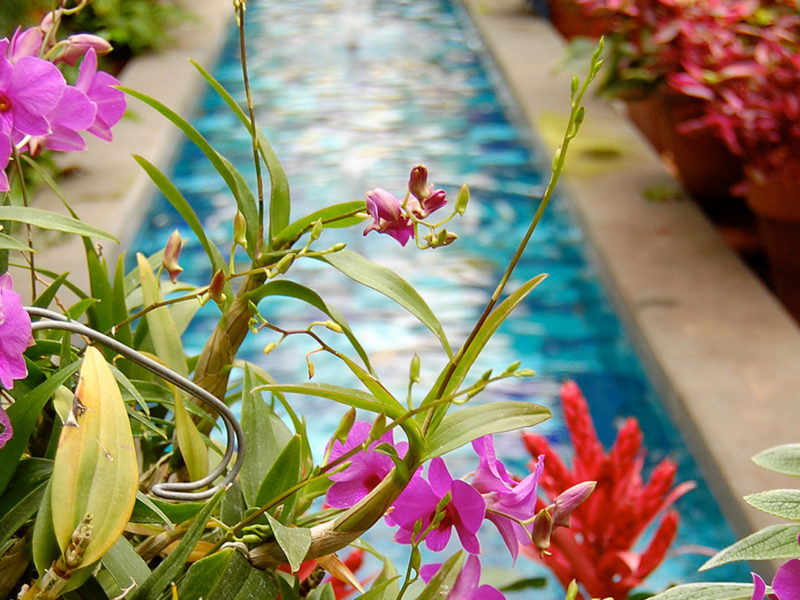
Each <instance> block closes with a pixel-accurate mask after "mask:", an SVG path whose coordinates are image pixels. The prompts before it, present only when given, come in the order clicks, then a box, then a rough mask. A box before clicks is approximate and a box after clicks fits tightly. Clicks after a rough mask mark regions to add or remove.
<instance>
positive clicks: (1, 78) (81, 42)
mask: <svg viewBox="0 0 800 600" xmlns="http://www.w3.org/2000/svg"><path fill="white" fill-rule="evenodd" d="M75 10H76V9H69V10H67V9H64V8H59V9H57V10H55V11H53V12H48V13H47V16H46V17H45V18H44V20H43V21H42V22H41V23H40V24H39V25H38V26H35V27H31V28H29V29H25V30H22V29H21V28H18V29H17V31H16V32H15V33H14V35H13V36H12V37H11V39H10V40H9V39H8V38H3V39H0V192H4V191H8V190H9V180H8V175H7V174H6V168H7V167H8V164H9V161H10V160H11V159H12V158H13V157H15V156H18V155H19V154H20V153H28V154H30V155H31V156H36V155H38V154H40V153H41V152H42V151H43V150H55V151H58V152H79V151H82V150H85V149H86V141H85V140H84V139H83V136H82V133H83V132H88V133H91V134H93V135H95V136H97V137H99V138H101V139H104V140H108V141H110V140H111V138H112V134H111V128H112V127H113V126H114V125H116V123H117V122H118V121H119V120H120V119H121V118H122V116H123V114H124V113H125V106H126V102H125V95H124V94H123V93H122V92H121V91H120V90H118V89H116V88H114V87H113V86H115V85H118V84H119V81H117V79H116V78H114V77H113V76H112V75H110V74H108V73H105V72H103V71H98V69H97V57H98V56H100V55H103V54H107V53H108V52H110V51H111V45H110V44H109V43H108V42H107V41H106V40H104V39H103V38H101V37H99V36H96V35H93V34H89V33H82V34H75V35H71V36H69V37H67V38H66V39H64V40H61V41H56V34H57V30H58V25H59V23H60V21H61V18H62V16H63V15H64V14H70V13H72V12H74V11H75ZM77 63H80V67H79V72H78V75H77V79H76V80H75V82H74V83H73V84H69V83H67V81H66V79H65V78H64V75H63V74H62V73H61V71H60V70H59V68H58V65H62V64H65V65H71V66H73V65H75V64H77Z"/></svg>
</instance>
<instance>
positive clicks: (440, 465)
mask: <svg viewBox="0 0 800 600" xmlns="http://www.w3.org/2000/svg"><path fill="white" fill-rule="evenodd" d="M428 481H429V482H430V484H431V489H432V490H433V493H434V494H436V495H437V496H438V497H439V498H444V496H445V494H446V493H447V492H449V491H450V487H451V486H452V485H453V477H452V476H451V475H450V471H448V470H447V465H446V464H445V462H444V459H443V458H441V457H439V458H434V459H433V460H432V461H431V464H430V466H429V467H428Z"/></svg>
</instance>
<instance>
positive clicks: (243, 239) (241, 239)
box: [233, 211, 247, 250]
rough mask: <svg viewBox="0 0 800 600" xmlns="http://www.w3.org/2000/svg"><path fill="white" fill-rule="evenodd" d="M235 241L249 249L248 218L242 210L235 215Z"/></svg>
mask: <svg viewBox="0 0 800 600" xmlns="http://www.w3.org/2000/svg"><path fill="white" fill-rule="evenodd" d="M233 242H234V244H237V245H239V246H241V247H242V248H244V249H245V250H247V220H246V219H245V218H244V215H243V214H242V213H241V212H240V211H236V216H235V217H233Z"/></svg>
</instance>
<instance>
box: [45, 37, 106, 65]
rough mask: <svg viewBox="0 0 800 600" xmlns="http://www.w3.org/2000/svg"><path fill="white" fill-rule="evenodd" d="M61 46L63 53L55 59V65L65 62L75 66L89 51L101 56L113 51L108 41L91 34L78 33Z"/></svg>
mask: <svg viewBox="0 0 800 600" xmlns="http://www.w3.org/2000/svg"><path fill="white" fill-rule="evenodd" d="M61 44H62V50H61V52H60V53H59V55H58V56H56V57H55V58H54V59H53V62H54V63H55V64H58V63H61V62H63V63H67V64H68V65H70V66H75V63H77V62H78V61H79V60H80V59H81V58H83V57H84V56H85V55H86V53H87V52H88V51H89V50H94V51H95V53H97V54H99V55H100V56H103V55H105V54H108V53H109V52H111V50H112V48H111V44H109V43H108V41H107V40H105V39H103V38H101V37H100V36H97V35H93V34H91V33H76V34H75V35H71V36H69V37H68V38H67V39H66V40H64V41H63V42H62V43H61Z"/></svg>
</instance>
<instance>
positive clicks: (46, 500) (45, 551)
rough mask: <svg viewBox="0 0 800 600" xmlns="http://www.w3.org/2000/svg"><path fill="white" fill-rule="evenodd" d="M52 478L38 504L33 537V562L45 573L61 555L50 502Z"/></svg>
mask: <svg viewBox="0 0 800 600" xmlns="http://www.w3.org/2000/svg"><path fill="white" fill-rule="evenodd" d="M51 483H52V481H51V480H48V481H47V487H46V488H45V491H44V494H43V495H42V501H41V504H39V506H38V509H39V510H38V512H37V513H36V521H35V522H34V524H33V537H32V538H31V547H32V551H31V554H32V556H33V564H34V565H35V566H36V570H37V571H39V573H44V572H45V571H46V570H47V569H49V568H50V565H52V564H53V561H54V560H56V559H57V558H58V557H59V556H60V555H61V550H60V549H59V547H58V542H57V541H56V534H55V532H54V531H53V512H52V510H51V503H50V488H51Z"/></svg>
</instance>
